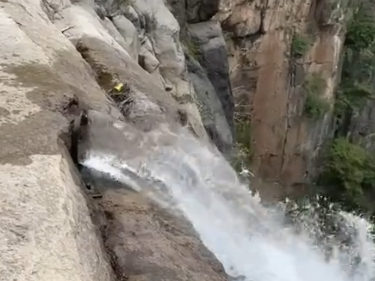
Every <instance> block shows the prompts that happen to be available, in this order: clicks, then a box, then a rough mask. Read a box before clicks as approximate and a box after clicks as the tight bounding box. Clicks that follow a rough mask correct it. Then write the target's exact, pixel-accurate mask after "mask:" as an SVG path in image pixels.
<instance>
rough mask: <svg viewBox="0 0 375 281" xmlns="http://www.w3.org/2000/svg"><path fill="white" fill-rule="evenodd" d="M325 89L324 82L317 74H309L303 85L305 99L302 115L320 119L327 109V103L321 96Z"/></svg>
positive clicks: (328, 106) (328, 107)
mask: <svg viewBox="0 0 375 281" xmlns="http://www.w3.org/2000/svg"><path fill="white" fill-rule="evenodd" d="M325 88H326V81H325V80H324V79H323V77H321V75H319V74H318V73H312V74H310V75H309V76H308V77H307V78H306V80H305V83H304V89H305V90H306V93H307V98H306V101H305V106H304V113H305V115H306V116H307V117H309V118H312V119H317V118H319V117H322V116H323V115H324V114H325V113H326V112H327V111H328V110H329V109H330V105H329V102H328V101H327V100H326V99H324V97H323V96H322V94H323V92H324V90H325Z"/></svg>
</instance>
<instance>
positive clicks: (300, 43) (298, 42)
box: [292, 34, 312, 58]
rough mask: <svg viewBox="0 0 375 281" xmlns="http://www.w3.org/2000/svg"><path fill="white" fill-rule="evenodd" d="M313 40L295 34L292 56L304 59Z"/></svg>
mask: <svg viewBox="0 0 375 281" xmlns="http://www.w3.org/2000/svg"><path fill="white" fill-rule="evenodd" d="M311 43H312V42H311V39H310V38H309V37H307V36H304V35H301V34H294V36H293V39H292V56H293V57H295V58H300V57H303V56H304V55H305V54H306V52H307V51H308V50H309V48H310V46H311Z"/></svg>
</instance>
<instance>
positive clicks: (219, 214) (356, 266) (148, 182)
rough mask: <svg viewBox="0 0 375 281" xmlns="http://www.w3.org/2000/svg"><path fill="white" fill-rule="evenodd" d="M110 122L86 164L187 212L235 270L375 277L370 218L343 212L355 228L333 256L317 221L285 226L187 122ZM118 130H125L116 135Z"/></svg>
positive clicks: (261, 280)
mask: <svg viewBox="0 0 375 281" xmlns="http://www.w3.org/2000/svg"><path fill="white" fill-rule="evenodd" d="M108 124H110V125H112V127H111V128H110V129H109V128H108V126H107V127H106V130H108V132H106V133H105V137H104V140H103V141H102V142H100V141H99V143H100V145H92V146H90V147H89V148H88V149H87V150H86V154H85V156H84V157H83V158H82V160H81V165H83V166H84V167H86V168H87V169H90V170H92V171H94V172H96V173H102V174H105V175H108V176H110V177H112V178H114V179H115V180H117V181H119V182H122V183H124V184H126V185H128V186H131V187H132V188H133V189H135V190H137V191H142V192H145V193H146V194H148V196H149V197H150V198H151V199H153V200H155V201H157V202H158V203H160V204H162V205H163V206H164V207H166V208H170V209H171V210H172V211H173V212H179V213H181V214H182V215H184V216H185V217H186V218H187V219H188V220H189V221H190V222H191V224H192V225H193V226H194V228H195V230H196V231H197V233H198V234H199V235H200V238H201V240H202V242H203V243H204V244H205V246H206V247H207V248H208V249H209V250H211V251H212V252H213V253H214V254H215V256H216V257H217V259H218V260H219V261H220V262H221V263H222V264H223V266H224V268H225V270H226V272H227V274H228V275H230V276H241V277H243V280H246V281H334V280H336V281H370V280H374V278H375V264H374V258H375V245H374V243H373V242H372V237H371V235H370V231H369V227H370V225H369V223H368V222H367V221H366V220H364V219H361V218H359V217H356V216H353V215H350V214H347V213H344V212H340V213H338V216H339V217H340V218H342V219H343V221H344V222H345V226H346V227H347V229H351V230H353V229H354V230H355V231H354V232H353V234H350V235H351V242H350V245H346V246H345V247H344V246H343V245H342V244H341V243H340V242H338V241H336V240H335V239H331V242H330V245H329V246H330V247H331V249H332V254H331V255H330V257H329V258H327V256H326V254H325V253H324V251H323V248H324V247H326V246H327V245H324V247H323V245H319V244H318V245H316V243H314V241H313V239H312V236H313V234H314V231H317V229H315V226H314V223H311V222H310V223H309V222H308V221H307V220H305V221H303V222H301V223H300V224H301V225H299V228H300V231H299V232H296V231H295V229H294V228H293V227H292V226H286V225H285V224H284V223H283V219H284V213H283V212H282V210H281V209H276V208H265V207H263V206H262V205H261V204H260V202H259V198H258V197H256V196H252V194H251V193H250V192H249V190H248V188H247V186H246V185H244V184H242V183H241V182H240V181H239V179H238V178H237V175H236V172H235V171H234V170H233V169H232V168H231V166H230V165H229V164H228V163H227V161H226V160H225V159H224V158H223V157H222V156H221V155H220V153H218V152H217V150H216V149H215V148H213V147H211V146H210V145H208V144H205V143H203V142H201V141H199V140H197V139H196V138H194V137H193V136H192V134H191V133H190V132H189V131H188V130H187V129H178V130H176V131H175V133H172V132H171V131H169V130H168V129H166V127H160V128H158V129H156V130H151V131H148V132H142V133H141V134H139V132H138V135H137V133H136V130H135V129H134V128H130V127H127V128H124V124H120V123H116V122H114V123H108ZM108 124H107V125H108ZM102 125H103V124H102ZM93 130H94V131H95V130H96V129H95V128H93ZM111 130H120V131H122V133H119V132H116V141H115V142H110V139H111V138H110V135H109V134H110V132H111ZM113 132H114V131H113ZM95 134H96V136H98V135H100V134H99V133H98V132H95ZM95 134H94V135H95ZM91 137H93V135H92V136H91ZM119 138H123V139H119ZM91 141H92V140H91ZM106 144H108V147H109V146H111V148H108V147H106ZM116 144H118V147H116ZM125 150H126V151H127V152H126V153H125V152H124V151H125ZM116 151H117V152H118V153H117V152H116ZM310 219H311V218H310ZM303 223H305V224H303ZM343 231H344V230H343ZM348 235H349V234H348Z"/></svg>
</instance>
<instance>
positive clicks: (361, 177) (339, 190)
mask: <svg viewBox="0 0 375 281" xmlns="http://www.w3.org/2000/svg"><path fill="white" fill-rule="evenodd" d="M354 5H355V6H356V7H352V11H353V14H352V17H351V19H350V20H349V21H348V25H347V33H346V36H345V43H344V51H343V68H342V73H341V81H340V84H339V86H338V89H337V93H336V101H335V116H336V121H337V122H336V128H335V130H336V134H335V139H334V140H333V141H332V143H331V145H330V147H329V148H328V151H327V153H326V155H325V158H326V159H325V165H324V169H323V171H322V173H321V174H320V176H319V177H318V181H317V183H318V185H319V186H321V192H322V193H323V194H324V195H325V196H327V197H329V198H330V199H331V200H333V201H335V202H339V203H340V204H341V205H342V206H343V207H344V208H346V209H349V210H360V211H362V212H370V213H373V212H374V211H375V208H374V207H372V206H371V205H372V204H370V199H369V198H371V194H375V155H372V154H371V153H369V152H368V151H367V150H366V149H365V148H364V147H362V146H361V145H360V144H359V143H355V142H353V140H352V139H351V138H350V137H349V136H350V129H349V127H350V126H349V124H351V122H352V121H351V120H352V118H353V116H355V115H356V114H358V113H359V112H360V111H361V110H362V109H363V108H364V106H365V105H366V104H367V103H368V102H369V101H370V100H371V99H372V98H373V97H374V93H375V92H374V85H373V82H374V78H375V17H374V16H373V13H372V11H373V6H374V4H373V3H370V1H369V0H363V1H358V2H356V3H354Z"/></svg>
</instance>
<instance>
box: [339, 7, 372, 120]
mask: <svg viewBox="0 0 375 281" xmlns="http://www.w3.org/2000/svg"><path fill="white" fill-rule="evenodd" d="M371 11H372V9H371V7H368V5H366V4H365V3H362V5H361V6H360V7H359V8H358V10H357V11H356V13H354V14H353V17H352V19H351V20H350V21H349V24H348V27H347V34H346V38H345V46H344V48H345V50H344V62H343V70H342V74H341V83H340V85H339V88H338V92H337V95H336V105H335V111H336V114H337V118H338V119H342V118H343V116H344V115H345V114H350V113H354V112H358V111H359V110H360V109H361V108H363V106H364V105H366V103H367V101H368V100H369V99H371V98H373V96H374V87H373V85H372V84H373V80H374V77H375V17H374V16H373V15H372V13H371ZM340 121H341V120H340Z"/></svg>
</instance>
